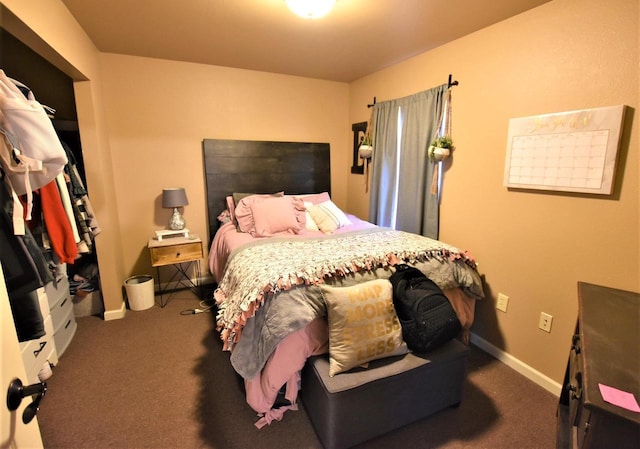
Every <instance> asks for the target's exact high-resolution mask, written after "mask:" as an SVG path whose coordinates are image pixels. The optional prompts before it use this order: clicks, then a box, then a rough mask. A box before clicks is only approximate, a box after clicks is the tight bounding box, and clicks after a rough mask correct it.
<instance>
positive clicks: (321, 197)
mask: <svg viewBox="0 0 640 449" xmlns="http://www.w3.org/2000/svg"><path fill="white" fill-rule="evenodd" d="M295 196H297V197H300V198H302V199H303V200H304V201H306V202H307V203H313V204H320V203H324V202H325V201H329V200H331V197H330V196H329V192H322V193H310V194H308V195H295Z"/></svg>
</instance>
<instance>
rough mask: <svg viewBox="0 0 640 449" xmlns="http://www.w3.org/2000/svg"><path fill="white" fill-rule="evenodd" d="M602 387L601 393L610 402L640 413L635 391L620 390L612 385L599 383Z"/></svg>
mask: <svg viewBox="0 0 640 449" xmlns="http://www.w3.org/2000/svg"><path fill="white" fill-rule="evenodd" d="M598 387H599V388H600V394H601V395H602V399H604V400H605V401H606V402H608V403H609V404H613V405H616V406H618V407H622V408H624V409H627V410H631V411H632V412H636V413H640V406H639V405H638V401H637V400H636V397H635V396H634V394H633V393H629V392H627V391H622V390H618V389H617V388H614V387H610V386H608V385H604V384H598Z"/></svg>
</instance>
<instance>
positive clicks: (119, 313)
mask: <svg viewBox="0 0 640 449" xmlns="http://www.w3.org/2000/svg"><path fill="white" fill-rule="evenodd" d="M126 313H127V305H126V304H125V303H124V301H122V305H121V306H120V309H119V310H105V312H104V320H105V321H110V320H119V319H121V318H124V316H125V314H126Z"/></svg>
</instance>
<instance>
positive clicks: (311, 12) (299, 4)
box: [286, 0, 336, 19]
mask: <svg viewBox="0 0 640 449" xmlns="http://www.w3.org/2000/svg"><path fill="white" fill-rule="evenodd" d="M286 1H287V6H288V7H289V9H290V10H291V11H293V12H294V14H297V15H299V16H300V17H304V18H305V19H319V18H320V17H323V16H326V15H327V14H329V11H331V8H333V5H334V4H335V3H336V0H286Z"/></svg>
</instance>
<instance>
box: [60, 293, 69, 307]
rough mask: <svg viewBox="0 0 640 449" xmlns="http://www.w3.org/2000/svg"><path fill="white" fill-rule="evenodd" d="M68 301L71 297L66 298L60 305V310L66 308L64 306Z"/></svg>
mask: <svg viewBox="0 0 640 449" xmlns="http://www.w3.org/2000/svg"><path fill="white" fill-rule="evenodd" d="M67 299H69V297H68V296H67V297H66V298H64V301H62V303H60V308H61V309H62V308H63V307H64V305H65V304H66V303H67Z"/></svg>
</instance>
